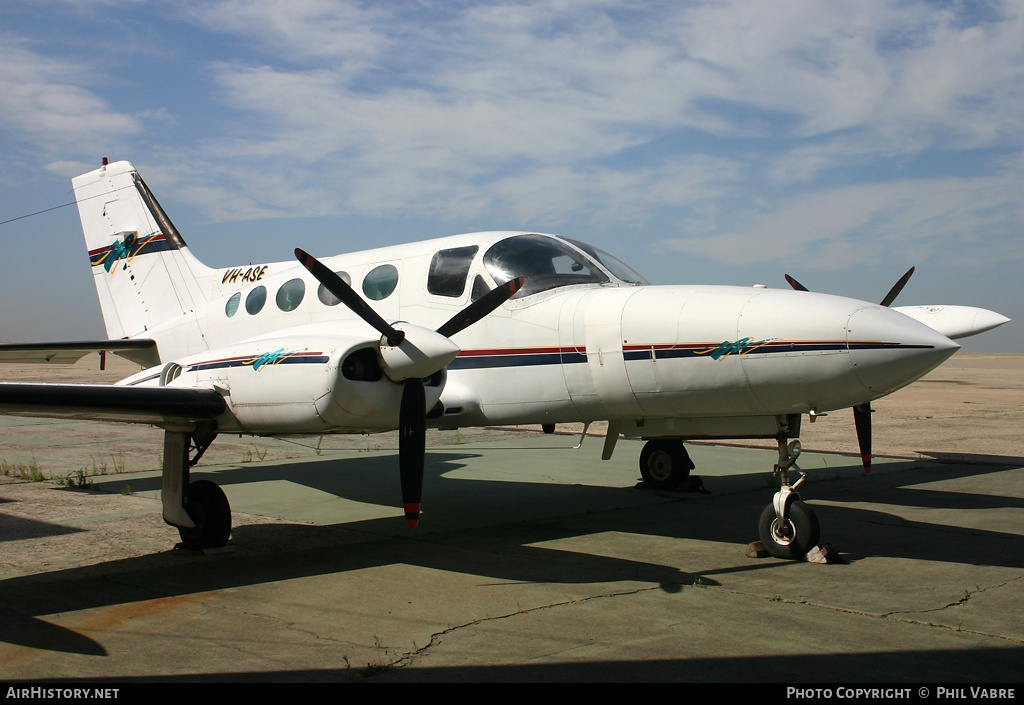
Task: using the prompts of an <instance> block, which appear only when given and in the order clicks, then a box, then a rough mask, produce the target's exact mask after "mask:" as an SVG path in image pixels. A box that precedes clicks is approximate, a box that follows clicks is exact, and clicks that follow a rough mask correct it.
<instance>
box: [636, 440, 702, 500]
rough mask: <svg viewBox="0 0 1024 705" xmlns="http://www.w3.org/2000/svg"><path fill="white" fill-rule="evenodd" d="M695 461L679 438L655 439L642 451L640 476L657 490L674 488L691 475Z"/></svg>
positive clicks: (645, 445) (648, 442) (646, 444)
mask: <svg viewBox="0 0 1024 705" xmlns="http://www.w3.org/2000/svg"><path fill="white" fill-rule="evenodd" d="M691 470H693V461H692V460H690V454H689V453H687V452H686V447H685V446H684V445H683V442H682V441H681V440H679V439H678V438H668V439H654V440H650V441H647V443H645V444H644V448H643V450H642V451H641V452H640V476H641V477H642V478H643V479H644V485H645V486H647V487H650V488H652V489H655V490H674V489H676V488H677V487H679V485H681V484H682V483H683V481H684V480H686V478H688V477H689V476H690V471H691Z"/></svg>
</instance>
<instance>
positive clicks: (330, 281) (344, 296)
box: [295, 247, 405, 346]
mask: <svg viewBox="0 0 1024 705" xmlns="http://www.w3.org/2000/svg"><path fill="white" fill-rule="evenodd" d="M295 257H296V259H298V260H299V262H300V263H302V266H303V267H305V268H306V269H308V270H309V273H310V274H312V275H313V276H314V277H316V279H317V281H319V282H320V283H321V284H323V285H324V287H325V288H326V289H327V290H328V291H329V292H331V293H332V294H334V295H335V296H337V297H338V298H339V299H341V302H342V303H343V304H345V305H346V306H348V308H349V310H351V311H352V313H354V314H356V315H357V316H359V317H360V318H362V319H363V320H364V321H366V322H367V323H369V324H370V325H371V326H373V327H374V328H376V329H377V330H378V331H379V332H380V334H381V335H383V336H384V337H385V338H387V339H388V345H391V346H397V345H400V344H401V343H402V341H403V340H405V333H403V332H402V331H400V330H396V329H395V328H394V327H392V326H390V325H388V322H387V321H385V320H384V319H383V318H381V317H380V316H379V315H378V314H377V312H376V311H374V310H373V309H372V308H371V307H370V304H368V303H366V302H365V301H363V299H362V297H361V296H359V294H357V293H356V292H355V291H353V290H352V287H350V286H349V285H348V284H346V283H345V280H344V279H342V278H341V277H339V276H338V275H337V274H335V273H334V272H332V271H331V270H330V269H329V268H328V267H327V266H326V265H324V264H323V263H322V262H320V261H319V260H317V259H316V258H315V257H313V256H312V255H310V254H308V253H306V252H304V251H302V250H300V249H299V248H298V247H296V248H295Z"/></svg>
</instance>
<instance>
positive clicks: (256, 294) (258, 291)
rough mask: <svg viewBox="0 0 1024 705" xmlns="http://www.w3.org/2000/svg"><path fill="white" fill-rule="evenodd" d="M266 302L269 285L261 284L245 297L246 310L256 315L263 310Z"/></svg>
mask: <svg viewBox="0 0 1024 705" xmlns="http://www.w3.org/2000/svg"><path fill="white" fill-rule="evenodd" d="M265 303H267V287H265V286H263V285H262V284H260V285H259V286H258V287H256V288H255V289H253V290H252V291H250V292H249V295H248V296H246V297H245V310H246V312H247V313H249V315H251V316H255V315H256V314H257V313H259V312H260V311H262V310H263V305H264V304H265Z"/></svg>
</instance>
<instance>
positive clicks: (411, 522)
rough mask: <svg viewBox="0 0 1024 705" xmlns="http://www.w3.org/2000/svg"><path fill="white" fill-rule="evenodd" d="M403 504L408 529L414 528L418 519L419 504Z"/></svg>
mask: <svg viewBox="0 0 1024 705" xmlns="http://www.w3.org/2000/svg"><path fill="white" fill-rule="evenodd" d="M404 506H405V523H406V524H408V526H409V528H410V529H415V528H416V525H417V524H419V521H420V505H419V504H406V505H404Z"/></svg>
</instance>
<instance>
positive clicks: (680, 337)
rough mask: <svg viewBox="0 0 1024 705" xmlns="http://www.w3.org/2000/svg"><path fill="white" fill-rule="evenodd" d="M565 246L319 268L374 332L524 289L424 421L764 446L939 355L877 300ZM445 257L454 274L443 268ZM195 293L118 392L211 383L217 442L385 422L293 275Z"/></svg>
mask: <svg viewBox="0 0 1024 705" xmlns="http://www.w3.org/2000/svg"><path fill="white" fill-rule="evenodd" d="M576 244H578V243H573V242H572V241H568V242H567V241H565V240H563V239H559V238H555V237H553V236H543V235H536V234H524V233H508V232H504V233H476V234H472V235H461V236H454V237H450V238H442V239H438V240H431V241H424V242H420V243H415V244H411V245H402V246H400V247H389V248H381V249H376V250H368V251H364V252H358V253H352V254H347V255H342V256H338V257H331V258H324V259H323V262H324V264H325V265H327V266H328V267H329V268H331V269H332V270H334V271H339V272H344V273H345V275H346V277H347V278H348V279H349V280H350V281H351V282H352V285H353V288H355V289H356V290H357V291H361V292H362V294H363V296H364V297H365V298H367V299H368V300H369V303H370V304H371V306H372V307H373V308H374V309H375V310H376V311H377V312H378V313H379V314H380V315H381V316H382V317H384V318H385V319H388V320H390V321H396V320H397V321H408V322H410V323H413V324H415V325H418V326H422V327H424V328H431V329H433V328H436V327H437V326H438V325H440V324H441V323H442V322H444V321H445V320H447V319H448V318H449V317H450V316H452V315H453V314H454V313H455V312H457V311H459V310H460V309H462V308H464V307H465V306H467V305H468V304H469V303H470V301H471V299H472V298H475V296H474V294H476V293H477V290H478V288H481V287H482V288H491V287H493V286H495V285H497V284H500V283H502V281H500V280H501V279H503V278H505V276H506V275H507V277H508V278H512V277H513V276H518V275H521V274H524V275H525V276H526V278H527V285H526V288H525V289H524V290H523V291H522V292H520V295H519V296H517V297H515V298H513V299H512V300H510V301H508V302H507V303H506V304H505V305H504V306H502V307H501V308H499V309H498V310H496V311H494V312H493V313H492V314H490V315H489V316H488V317H487V318H485V319H484V320H482V321H480V322H478V323H477V324H475V325H474V326H472V327H470V328H467V329H466V330H464V331H461V332H459V333H458V334H456V335H455V336H453V338H452V340H453V342H454V343H456V344H457V345H458V346H459V348H461V351H460V352H459V354H458V356H457V357H456V358H455V359H454V361H452V362H451V363H450V364H449V365H448V368H447V379H444V374H443V373H442V375H440V376H438V377H437V378H435V379H433V380H432V381H431V382H428V384H427V403H428V406H429V407H431V408H433V409H434V412H433V413H432V415H431V416H432V422H433V423H434V424H435V425H438V426H441V427H449V428H451V427H458V426H471V425H484V424H517V423H564V422H572V421H583V422H589V421H595V420H604V419H616V420H619V421H621V422H623V423H625V424H627V425H628V428H627V429H625V430H626V431H627V432H632V433H633V434H635V435H645V436H678V437H684V438H700V437H739V436H751V435H772V434H773V433H774V431H773V429H774V418H775V417H777V416H780V415H788V414H800V413H806V412H809V411H811V410H817V411H821V412H824V411H829V410H832V409H838V408H844V407H849V406H853V405H856V404H861V403H864V402H867V401H870V400H872V399H876V398H878V397H881V396H884V395H886V394H889V393H891V392H893V391H895V390H896V389H899V388H900V387H902V386H905V385H906V384H909V383H910V382H912V381H914V380H915V379H918V378H919V377H920V376H922V375H924V374H925V373H927V372H928V371H929V370H931V369H933V368H934V367H935V366H937V365H938V364H940V363H941V362H942V361H943V360H945V359H946V358H947V357H948V356H949V355H951V354H952V353H953V352H954V351H955V350H956V349H957V345H956V344H955V343H953V342H951V341H950V340H949V339H948V338H946V337H945V336H943V335H940V334H939V333H937V332H936V331H934V330H932V329H931V328H929V327H927V326H925V325H923V324H920V323H917V322H916V321H913V320H911V319H909V318H907V317H906V316H904V315H902V314H900V313H898V312H896V311H893V310H891V309H887V308H884V307H881V306H878V305H875V304H870V303H867V302H864V301H857V300H853V299H847V298H842V297H837V296H830V295H826V294H814V293H809V292H796V291H790V290H780V289H767V288H763V287H749V288H748V287H729V286H652V285H648V284H646V283H645V282H643V281H642V280H640V279H639V278H638V277H634V276H631V275H632V272H630V271H628V270H626V271H625V272H623V270H622V269H621V268H619V267H617V266H616V265H617V264H621V263H617V262H616V261H610V262H609V265H608V266H607V267H606V266H605V260H602V259H601V257H602V256H605V257H607V255H606V253H601V252H600V251H597V253H596V256H593V253H592V254H588V253H587V252H585V251H583V250H581V249H578V248H577V247H576ZM565 252H568V253H569V254H568V256H567V255H566V254H565ZM452 253H454V254H452ZM445 257H450V258H451V259H452V260H453V261H454V262H455V264H453V265H451V266H448V267H447V269H446V263H445V261H444V258H445ZM439 258H440V262H441V263H440V264H438V262H439ZM538 258H539V260H543V262H542V265H543V267H542V268H540V265H538ZM574 259H575V261H573V260H574ZM517 267H519V268H521V269H524V270H525V271H522V272H520V271H515V270H516V268H517ZM541 269H543V274H539V273H538V272H540V271H541ZM613 271H615V272H618V274H613ZM478 280H479V281H478ZM630 280H632V281H630ZM205 285H206V286H208V287H209V291H208V294H207V297H208V299H209V303H208V305H206V306H204V307H202V308H200V309H197V310H196V311H195V312H194V314H189V315H185V316H182V317H181V318H180V319H177V320H171V321H168V322H167V323H165V324H164V325H163V326H160V327H158V328H156V329H150V330H147V331H146V332H145V335H146V336H148V337H152V338H155V339H156V340H157V341H158V345H159V349H160V353H161V359H162V361H163V364H162V366H161V367H159V368H153V369H151V370H147V371H145V372H142V373H140V374H139V375H135V376H133V377H132V378H129V379H128V380H125V382H124V383H126V384H147V385H160V384H165V385H174V386H213V387H215V388H217V389H219V390H221V391H222V393H223V394H224V395H225V398H226V399H227V401H228V404H229V408H230V410H231V415H230V417H226V418H224V419H221V420H219V421H218V427H219V428H221V429H222V430H224V431H244V432H252V433H328V432H360V431H366V432H371V431H380V430H388V429H392V428H395V426H396V423H397V417H396V414H395V409H396V402H395V400H396V398H397V395H398V394H400V392H399V391H398V390H397V385H394V384H389V383H388V380H387V379H386V378H383V377H381V376H380V375H379V374H378V372H379V370H377V369H373V367H374V361H373V357H374V355H375V354H376V352H375V351H376V349H377V344H376V340H377V339H378V338H379V335H378V334H376V332H375V331H374V330H373V329H372V328H370V327H369V326H368V325H367V324H365V323H364V322H363V321H362V320H360V319H359V318H357V317H355V316H354V315H353V314H352V313H351V312H350V311H349V310H348V309H347V308H346V307H345V306H339V305H336V301H333V300H332V299H331V297H330V295H329V294H326V293H325V292H323V291H322V290H319V291H318V284H317V282H316V280H315V279H314V278H313V277H311V276H310V275H309V274H308V273H307V272H306V271H305V270H304V269H303V268H302V267H301V266H300V265H298V263H295V264H292V263H290V262H281V263H273V264H263V265H252V266H246V267H233V268H229V269H223V270H217V271H216V273H215V274H214V275H213V276H211V277H210V278H209V279H208V281H207V282H205ZM371 350H372V351H374V352H370V351H371ZM169 365H170V366H171V368H170V371H169V370H168V366H169ZM438 402H440V404H438Z"/></svg>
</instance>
